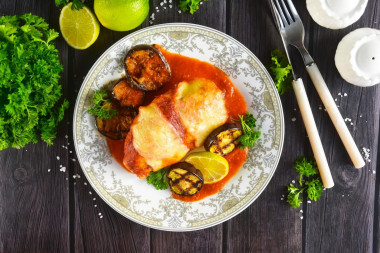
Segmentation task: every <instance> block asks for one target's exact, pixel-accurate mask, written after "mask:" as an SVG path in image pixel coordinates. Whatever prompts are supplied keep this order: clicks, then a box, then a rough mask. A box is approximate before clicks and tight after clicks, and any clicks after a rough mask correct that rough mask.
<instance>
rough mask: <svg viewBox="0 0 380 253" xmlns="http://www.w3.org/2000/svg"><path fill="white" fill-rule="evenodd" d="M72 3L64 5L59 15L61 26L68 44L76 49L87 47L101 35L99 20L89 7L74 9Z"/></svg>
mask: <svg viewBox="0 0 380 253" xmlns="http://www.w3.org/2000/svg"><path fill="white" fill-rule="evenodd" d="M71 5H72V3H69V4H67V5H66V6H65V7H63V9H62V11H61V15H60V16H59V27H60V29H61V33H62V36H63V38H64V39H65V40H66V42H67V44H69V45H70V46H71V47H73V48H75V49H86V48H88V47H89V46H91V45H92V44H93V43H94V42H95V41H96V39H97V38H98V36H99V30H100V28H99V22H98V20H97V19H96V17H95V15H94V14H93V13H92V12H91V10H90V9H89V8H87V7H86V6H83V8H82V9H80V10H72V9H71Z"/></svg>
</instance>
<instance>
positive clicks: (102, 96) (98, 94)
mask: <svg viewBox="0 0 380 253" xmlns="http://www.w3.org/2000/svg"><path fill="white" fill-rule="evenodd" d="M108 101H110V100H109V98H108V93H107V91H106V90H104V89H101V90H97V91H95V94H94V98H93V100H92V105H91V107H90V108H88V112H89V113H90V114H92V115H95V116H96V117H97V118H99V119H111V118H113V117H114V116H116V114H117V110H115V109H112V108H110V107H109V108H106V107H105V106H104V103H105V102H108Z"/></svg>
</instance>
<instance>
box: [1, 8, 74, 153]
mask: <svg viewBox="0 0 380 253" xmlns="http://www.w3.org/2000/svg"><path fill="white" fill-rule="evenodd" d="M57 37H58V33H57V32H56V31H54V30H53V29H49V25H48V24H47V23H46V22H45V20H44V19H43V18H41V17H38V16H35V15H32V14H24V15H14V16H2V17H0V108H1V110H0V150H3V149H6V148H9V147H14V148H21V147H24V146H25V145H26V144H27V143H30V142H32V143H36V142H38V139H39V136H41V139H42V140H43V141H45V142H46V143H47V144H48V145H51V144H52V143H53V140H54V139H55V137H56V134H57V125H58V123H59V122H60V121H62V119H63V116H64V112H65V110H66V109H67V108H68V107H69V104H68V102H67V101H63V103H62V104H61V103H58V101H59V100H60V99H61V96H62V92H61V89H62V87H61V86H60V85H59V79H60V73H61V72H62V70H63V67H62V65H61V63H60V62H59V54H58V51H57V49H56V48H55V46H54V45H53V44H51V42H52V41H53V40H54V39H55V38H57Z"/></svg>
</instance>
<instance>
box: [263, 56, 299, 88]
mask: <svg viewBox="0 0 380 253" xmlns="http://www.w3.org/2000/svg"><path fill="white" fill-rule="evenodd" d="M270 54H271V63H270V64H269V66H268V67H267V68H268V71H269V73H270V74H271V76H272V78H273V80H274V83H275V85H276V86H277V90H278V93H279V94H280V95H284V94H285V93H286V92H288V91H289V90H291V89H293V86H292V83H293V75H292V72H291V70H292V67H291V66H290V65H289V61H288V58H287V57H286V55H285V54H283V53H282V52H281V51H280V50H279V49H275V50H273V51H271V53H270Z"/></svg>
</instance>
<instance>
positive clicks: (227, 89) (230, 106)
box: [107, 45, 248, 202]
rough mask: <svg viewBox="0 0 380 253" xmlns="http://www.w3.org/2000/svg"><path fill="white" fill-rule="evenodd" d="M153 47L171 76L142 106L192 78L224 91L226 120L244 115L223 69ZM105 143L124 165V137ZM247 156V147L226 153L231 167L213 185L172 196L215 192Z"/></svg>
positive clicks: (243, 106)
mask: <svg viewBox="0 0 380 253" xmlns="http://www.w3.org/2000/svg"><path fill="white" fill-rule="evenodd" d="M156 47H158V48H159V49H160V50H161V52H162V54H163V55H164V57H165V58H166V60H167V62H168V63H169V66H170V69H171V78H170V81H169V82H168V83H167V84H166V85H165V86H164V87H163V88H162V89H161V90H159V91H155V92H147V94H146V97H145V101H144V105H148V104H149V103H151V102H152V100H153V99H154V98H155V97H156V96H158V95H160V94H163V93H165V92H166V91H168V90H170V89H172V88H174V87H175V86H176V85H177V84H178V83H180V82H182V81H191V80H193V79H195V78H205V79H208V80H211V81H213V82H214V83H215V84H216V85H217V86H218V87H219V89H221V90H222V91H223V92H224V94H225V100H226V109H227V112H228V115H229V120H228V121H229V122H232V119H236V118H238V115H239V114H245V113H246V112H247V105H246V103H245V100H244V98H243V96H242V95H241V94H240V92H239V90H238V89H236V88H235V86H234V85H233V83H232V82H231V80H230V78H229V77H228V76H227V75H226V74H225V73H224V72H223V71H222V70H220V69H218V68H217V67H215V66H214V65H212V64H210V63H207V62H203V61H200V60H198V59H194V58H190V57H186V56H182V55H179V54H175V53H170V52H168V51H166V50H165V49H163V48H162V47H161V46H158V45H156ZM107 144H108V147H109V149H110V151H111V154H112V155H113V157H114V158H115V160H116V161H117V162H118V163H119V164H121V165H122V166H123V157H124V140H117V141H115V140H111V139H108V138H107ZM247 155H248V150H247V149H238V148H237V149H235V150H234V151H233V152H232V153H230V154H228V155H227V156H225V158H226V160H227V161H228V164H229V168H230V169H229V172H228V175H227V176H226V177H225V178H223V179H222V180H221V181H219V182H216V183H214V184H205V185H204V186H203V187H202V189H201V190H200V191H199V192H198V193H197V194H195V195H193V196H179V195H176V194H173V193H172V196H173V197H174V198H176V199H179V200H182V201H186V202H194V201H198V200H201V199H204V198H206V197H208V196H210V195H213V194H216V193H218V192H219V191H220V190H221V189H222V188H223V187H224V185H225V184H226V183H227V182H228V181H229V180H230V179H231V178H232V177H233V176H234V175H235V174H236V173H237V172H238V171H239V169H240V167H241V166H242V165H243V163H244V161H245V160H246V159H247ZM123 167H124V166H123Z"/></svg>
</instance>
